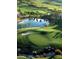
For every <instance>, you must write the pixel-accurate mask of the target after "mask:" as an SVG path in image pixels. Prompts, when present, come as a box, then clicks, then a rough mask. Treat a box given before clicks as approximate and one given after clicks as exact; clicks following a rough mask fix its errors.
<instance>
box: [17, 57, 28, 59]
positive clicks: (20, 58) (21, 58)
mask: <svg viewBox="0 0 79 59" xmlns="http://www.w3.org/2000/svg"><path fill="white" fill-rule="evenodd" d="M17 59H28V58H27V57H25V56H17Z"/></svg>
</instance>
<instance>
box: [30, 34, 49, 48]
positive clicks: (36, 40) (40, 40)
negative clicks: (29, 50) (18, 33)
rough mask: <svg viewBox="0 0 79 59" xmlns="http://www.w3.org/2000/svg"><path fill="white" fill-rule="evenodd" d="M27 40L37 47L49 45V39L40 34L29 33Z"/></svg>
mask: <svg viewBox="0 0 79 59" xmlns="http://www.w3.org/2000/svg"><path fill="white" fill-rule="evenodd" d="M29 40H30V42H32V43H33V44H35V45H37V46H38V47H43V46H47V45H49V40H48V39H47V38H46V37H44V36H43V35H40V34H31V35H29Z"/></svg>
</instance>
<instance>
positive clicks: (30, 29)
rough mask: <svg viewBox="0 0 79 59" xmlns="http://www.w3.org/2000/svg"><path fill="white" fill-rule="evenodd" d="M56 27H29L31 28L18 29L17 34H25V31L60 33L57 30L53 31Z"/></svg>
mask: <svg viewBox="0 0 79 59" xmlns="http://www.w3.org/2000/svg"><path fill="white" fill-rule="evenodd" d="M55 27H56V26H54V27H53V26H52V27H31V28H22V29H18V30H17V32H18V33H23V32H27V31H39V32H40V31H44V32H53V31H54V32H61V31H59V30H56V29H53V28H55Z"/></svg>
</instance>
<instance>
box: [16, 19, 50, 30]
mask: <svg viewBox="0 0 79 59" xmlns="http://www.w3.org/2000/svg"><path fill="white" fill-rule="evenodd" d="M48 25H49V21H48V20H45V19H29V18H28V19H24V20H22V21H20V22H18V24H17V28H18V29H19V28H28V27H45V26H48Z"/></svg>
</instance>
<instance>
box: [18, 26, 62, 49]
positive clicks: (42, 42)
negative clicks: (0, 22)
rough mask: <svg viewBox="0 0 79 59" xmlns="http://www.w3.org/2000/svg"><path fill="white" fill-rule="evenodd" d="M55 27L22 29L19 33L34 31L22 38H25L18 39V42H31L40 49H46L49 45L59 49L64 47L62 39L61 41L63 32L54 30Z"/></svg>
mask: <svg viewBox="0 0 79 59" xmlns="http://www.w3.org/2000/svg"><path fill="white" fill-rule="evenodd" d="M52 28H53V27H43V28H40V27H33V28H22V29H18V33H19V34H21V33H23V32H28V31H32V32H33V33H31V34H30V35H28V36H27V35H25V36H22V37H23V38H21V35H20V37H18V42H21V41H22V42H21V43H23V42H26V43H27V40H28V41H30V42H31V43H32V44H34V45H35V46H38V47H45V46H48V45H50V44H51V45H52V46H55V47H57V48H61V47H62V39H61V31H59V30H56V29H52ZM19 34H18V36H19ZM23 44H24V43H23Z"/></svg>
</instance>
